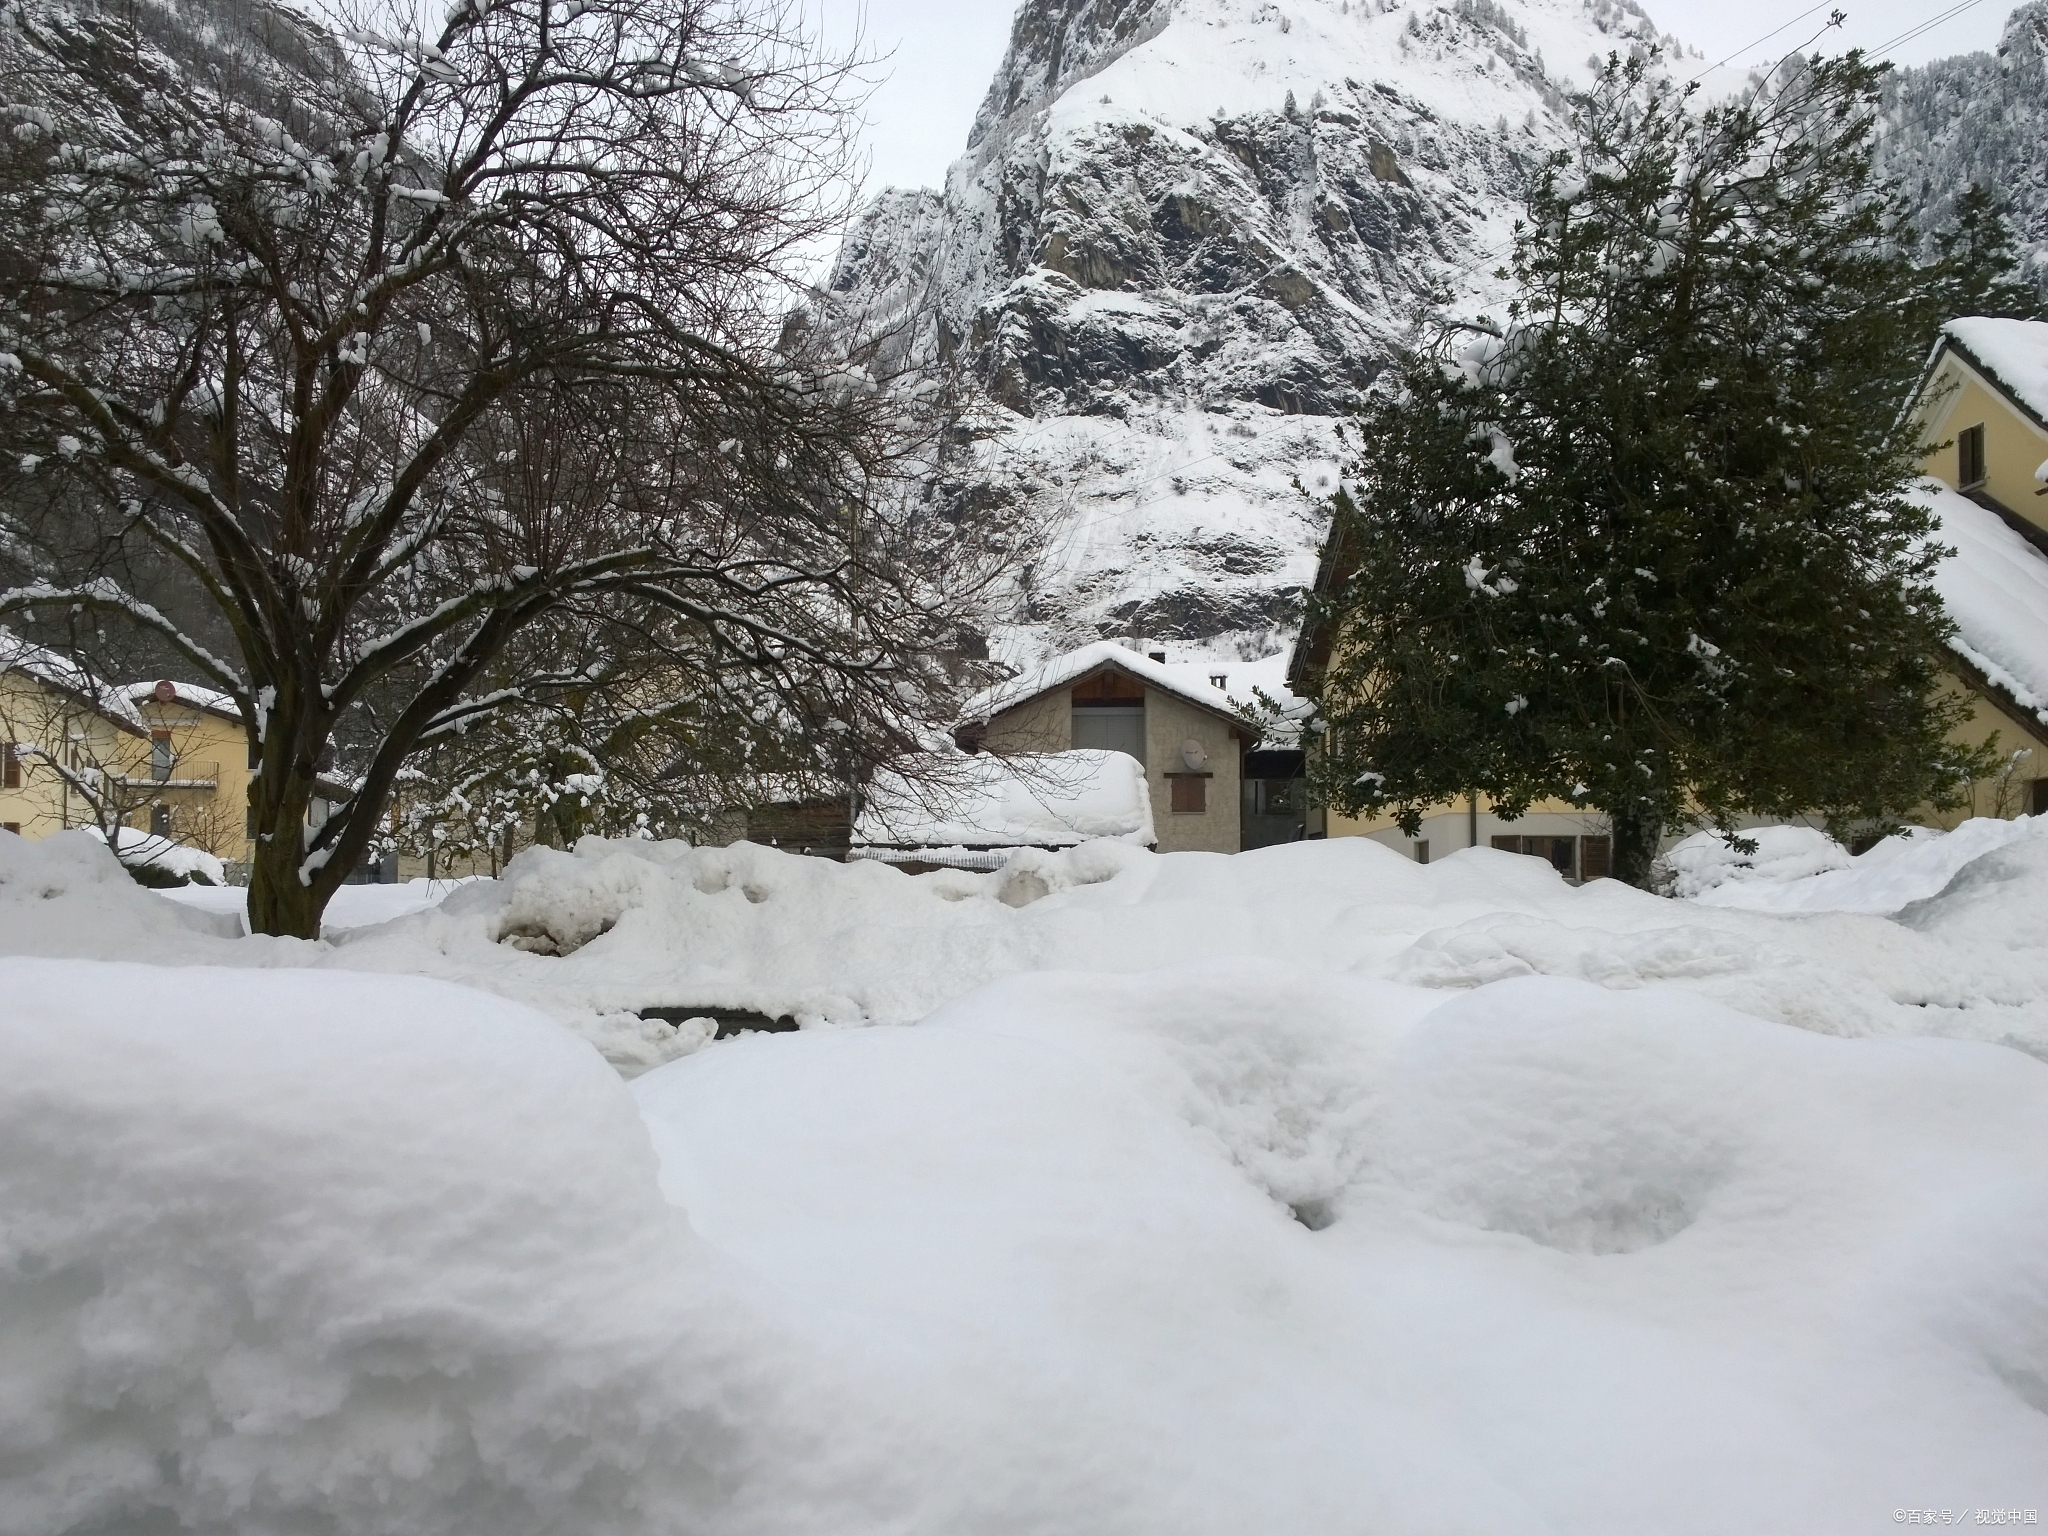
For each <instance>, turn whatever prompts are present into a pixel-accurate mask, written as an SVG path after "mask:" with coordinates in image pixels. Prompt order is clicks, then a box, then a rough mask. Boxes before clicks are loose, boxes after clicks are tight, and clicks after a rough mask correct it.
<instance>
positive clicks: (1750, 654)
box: [1316, 55, 1981, 884]
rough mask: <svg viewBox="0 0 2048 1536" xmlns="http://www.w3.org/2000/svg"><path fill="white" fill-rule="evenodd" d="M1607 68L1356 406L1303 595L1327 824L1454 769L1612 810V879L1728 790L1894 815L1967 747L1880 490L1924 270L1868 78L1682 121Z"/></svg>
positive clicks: (1829, 63)
mask: <svg viewBox="0 0 2048 1536" xmlns="http://www.w3.org/2000/svg"><path fill="white" fill-rule="evenodd" d="M1646 79H1647V77H1646V74H1645V71H1644V70H1643V68H1642V67H1641V65H1640V64H1639V63H1626V64H1625V63H1621V62H1619V61H1616V62H1615V63H1613V64H1612V65H1610V67H1609V69H1608V71H1607V73H1606V75H1605V77H1604V78H1603V81H1602V83H1601V85H1600V87H1599V88H1598V89H1597V90H1596V91H1595V92H1594V93H1593V94H1592V95H1590V96H1588V97H1586V98H1584V99H1583V100H1582V101H1581V103H1580V113H1579V118H1578V141H1577V143H1576V144H1575V145H1574V146H1573V148H1571V149H1569V150H1565V151H1560V152H1559V153H1558V154H1557V155H1555V156H1553V157H1552V159H1551V161H1550V163H1549V165H1548V166H1547V167H1546V168H1545V169H1544V170H1543V171H1542V172H1541V173H1540V174H1539V175H1538V177H1537V179H1536V182H1535V185H1534V190H1533V192H1532V196H1531V199H1530V203H1529V208H1528V218H1527V222H1526V223H1525V224H1524V225H1523V226H1521V228H1520V232H1519V236H1518V242H1517V247H1516V251H1515V254H1514V256H1513V259H1512V263H1511V266H1510V269H1509V270H1508V271H1506V272H1504V273H1503V276H1504V277H1505V278H1507V279H1509V280H1510V282H1511V284H1512V287H1513V291H1514V293H1515V295H1516V297H1515V298H1514V299H1513V301H1512V302H1511V303H1510V304H1509V306H1508V308H1507V318H1506V320H1505V322H1504V323H1499V324H1496V323H1493V322H1491V321H1487V320H1481V321H1480V322H1477V323H1476V324H1475V323H1458V322H1451V321H1444V322H1440V323H1439V324H1438V325H1437V326H1436V328H1435V329H1434V331H1433V333H1432V335H1431V337H1430V339H1429V341H1428V342H1427V343H1426V344H1425V345H1423V346H1422V347H1420V348H1418V349H1417V350H1416V351H1415V352H1414V353H1413V354H1412V355H1411V356H1410V357H1409V358H1408V359H1407V361H1406V362H1405V364H1404V365H1403V366H1402V367H1401V368H1400V369H1399V370H1398V387H1397V388H1384V389H1382V390H1381V391H1380V392H1379V393H1378V394H1377V395H1376V396H1375V398H1374V399H1373V400H1372V401H1371V402H1370V403H1369V405H1368V407H1367V408H1366V410H1365V411H1364V412H1363V413H1362V416H1361V418H1360V421H1359V427H1360V439H1361V442H1362V445H1363V446H1362V449H1361V452H1360V454H1359V457H1358V459H1357V461H1356V463H1355V464H1354V465H1353V466H1352V470H1351V473H1350V475H1349V477H1348V479H1347V484H1346V486H1345V488H1344V491H1343V492H1342V493H1341V494H1340V495H1339V496H1338V497H1337V498H1336V503H1335V513H1336V520H1337V523H1336V532H1335V534H1334V535H1333V536H1334V538H1335V539H1336V540H1338V548H1339V549H1340V551H1341V554H1340V559H1341V564H1342V568H1343V570H1344V571H1346V572H1348V573H1349V574H1348V577H1347V579H1346V580H1344V581H1343V582H1342V583H1341V584H1339V585H1338V586H1337V587H1336V588H1335V589H1334V590H1333V592H1332V593H1331V594H1330V595H1329V597H1328V598H1327V599H1326V600H1325V601H1324V604H1323V608H1324V617H1325V618H1326V619H1327V621H1328V622H1329V624H1330V626H1331V629H1332V632H1333V635H1334V637H1335V638H1334V646H1333V653H1332V654H1333V659H1332V662H1331V664H1330V668H1329V670H1328V673H1327V675H1326V676H1325V678H1324V679H1323V685H1322V694H1321V708H1322V713H1323V716H1324V720H1325V725H1326V729H1325V732H1324V735H1323V741H1324V743H1325V747H1326V750H1324V751H1322V752H1321V753H1320V754H1319V755H1318V759H1319V760H1318V766H1317V768H1316V774H1317V777H1318V779H1319V781H1320V787H1321V789H1322V792H1323V793H1324V794H1325V796H1326V797H1327V798H1328V801H1329V803H1330V804H1332V805H1334V806H1336V807H1337V808H1338V809H1340V810H1342V811H1345V812H1347V813H1352V814H1359V813H1367V812H1371V813H1379V814H1385V813H1392V814H1394V815H1395V816H1397V817H1399V818H1400V819H1401V820H1402V822H1403V824H1404V825H1405V826H1407V827H1408V828H1409V829H1410V830H1411V832H1412V830H1413V829H1414V828H1415V826H1416V825H1417V823H1418V822H1419V819H1420V816H1421V815H1422V813H1423V812H1424V811H1425V810H1426V809H1427V808H1428V807H1429V806H1430V805H1432V804H1435V803H1438V802H1441V801H1444V800H1446V799H1449V798H1451V797H1453V796H1456V795H1460V794H1463V793H1465V792H1468V791H1479V792H1482V793H1484V794H1486V795H1488V796H1490V797H1491V798H1492V799H1493V800H1494V802H1495V803H1496V805H1497V806H1498V807H1499V809H1500V810H1501V812H1502V813H1503V814H1505V815H1507V816H1509V817H1513V816H1516V815H1518V814H1520V813H1521V812H1522V811H1524V810H1526V809H1527V808H1528V806H1529V805H1530V804H1532V803H1533V802H1535V801H1538V800H1542V799H1547V798H1555V799H1560V800H1564V801H1567V802H1569V803H1571V804H1573V805H1575V806H1579V807H1584V808H1587V809H1596V810H1599V811H1603V812H1605V813H1606V815H1607V816H1608V817H1609V819H1610V821H1611V823H1612V829H1613V834H1614V868H1615V873H1616V874H1617V875H1618V876H1620V877H1621V878H1624V879H1627V880H1629V881H1630V882H1632V883H1635V884H1642V883H1644V882H1645V881H1646V879H1647V878H1648V875H1649V872H1650V864H1651V860H1652V859H1653V857H1654V856H1655V853H1656V850H1657V846H1658V840H1659V838H1660V836H1661V835H1662V834H1663V832H1664V831H1665V830H1666V829H1667V828H1670V827H1674V826H1679V825H1684V824H1687V823H1691V822H1696V821H1705V822H1710V823H1713V824H1715V825H1717V826H1720V827H1722V828H1724V829H1725V828H1728V827H1730V826H1732V824H1733V822H1734V819H1735V818H1736V817H1737V816H1739V815H1740V814H1742V813H1744V812H1755V813H1764V814H1775V815H1792V814H1798V813H1806V812H1819V813H1822V814H1825V815H1826V816H1828V817H1829V818H1830V819H1831V821H1834V822H1836V823H1842V822H1847V821H1850V820H1863V819H1870V820H1877V821H1884V820H1887V819H1889V818H1892V817H1895V816H1896V815H1897V814H1898V813H1900V812H1901V811H1904V810H1906V809H1908V808H1910V807H1912V806H1914V805H1916V804H1919V803H1921V802H1923V801H1931V802H1933V803H1935V804H1945V803H1950V802H1952V801H1953V800H1954V799H1955V797H1956V794H1957V792H1958V790H1959V789H1960V788H1961V787H1962V786H1963V785H1964V784H1965V783H1966V782H1967V780H1968V779H1969V778H1970V777H1971V776H1972V774H1973V772H1975V771H1977V770H1978V768H1979V767H1980V766H1981V765H1980V764H1979V763H1978V762H1977V759H1976V756H1974V755H1973V754H1971V753H1969V752H1967V751H1963V750H1960V749H1957V748H1955V747H1954V746H1952V745H1951V744H1949V743H1948V742H1947V740H1946V737H1947V733H1948V732H1949V730H1950V728H1951V727H1952V726H1953V725H1954V724H1955V723H1956V722H1957V720H1958V719H1959V718H1960V706H1959V705H1956V704H1954V703H1952V702H1944V701H1943V699H1942V697H1941V695H1939V693H1938V691H1937V683H1938V680H1939V675H1940V661H1939V657H1940V654H1941V644H1942V641H1943V639H1944V637H1945V636H1946V634H1947V633H1948V622H1947V619H1946V618H1945V616H1944V614H1943V611H1942V608H1941V604H1940V602H1939V600H1938V598H1937V597H1936V596H1935V594H1934V593H1933V591H1932V590H1931V589H1930V588H1929V586H1928V583H1927V576H1928V573H1929V571H1930V570H1931V568H1932V566H1933V564H1934V563H1935V561H1936V559H1937V555H1938V551H1937V549H1936V548H1935V547H1934V546H1932V545H1931V543H1930V541H1929V538H1928V534H1929V531H1930V525H1929V519H1928V516H1927V514H1925V513H1924V512H1923V511H1921V510H1919V509H1918V508H1916V507H1915V506H1914V504H1913V503H1911V502H1910V501H1908V500H1907V499H1906V498H1905V496H1904V495H1903V494H1902V492H1903V491H1904V489H1905V487H1906V486H1907V484H1908V483H1909V482H1910V480H1911V478H1912V476H1913V475H1914V473H1915V467H1916V462H1917V459H1918V455H1919V445H1918V444H1917V443H1916V442H1915V441H1914V439H1913V435H1912V434H1911V433H1910V432H1906V431H1902V430H1900V429H1899V427H1898V413H1899V407H1900V405H1901V403H1902V398H1903V395H1904V393H1905V391H1906V389H1907V388H1908V387H1909V386H1910V383H1911V380H1912V378H1913V375H1914V370H1915V369H1916V368H1917V366H1918V364H1919V361H1920V353H1919V351H1918V349H1917V346H1916V343H1915V340H1914V336H1915V332H1916V329H1917V327H1919V326H1920V325H1921V324H1922V323H1923V318H1924V315H1925V313H1926V312H1927V310H1928V308H1929V306H1930V305H1932V304H1933V303H1934V302H1935V300H1934V298H1933V295H1932V290H1933V289H1934V287H1935V286H1936V285H1937V284H1938V282H1939V281H1940V280H1941V279H1942V278H1943V277H1944V276H1945V275H1947V274H1948V273H1949V272H1950V270H1951V269H1950V268H1948V267H1947V266H1944V265H1942V264H1939V263H1937V264H1934V265H1923V264H1917V263H1916V262H1915V261H1914V260H1913V259H1912V257H1911V255H1910V253H1909V251H1908V249H1907V245H1908V243H1909V237H1908V236H1905V235H1902V233H1901V230H1900V228H1899V225H1898V218H1899V213H1898V209H1897V207H1896V205H1895V204H1894V202H1893V200H1892V199H1890V198H1889V197H1887V196H1886V195H1884V189H1883V187H1882V186H1881V184H1880V183H1879V182H1878V181H1877V180H1876V179H1875V178H1874V176H1873V170H1872V163H1871V146H1872V129H1873V125H1874V121H1875V116H1876V109H1877V102H1878V89H1879V79H1880V72H1879V71H1878V70H1877V69H1875V68H1873V67H1871V66H1869V65H1868V64H1866V63H1865V62H1863V61H1862V60H1861V59H1859V58H1858V57H1856V56H1854V55H1851V56H1849V57H1847V58H1844V59H1837V60H1821V59H1814V60H1811V61H1805V62H1802V63H1800V64H1798V65H1797V66H1796V67H1793V68H1790V69H1789V70H1787V71H1785V72H1783V73H1781V74H1780V75H1779V76H1778V77H1777V78H1776V79H1774V80H1773V81H1771V82H1769V83H1767V84H1764V85H1760V86H1759V87H1758V88H1757V89H1756V91H1755V92H1753V93H1752V94H1750V95H1748V96H1746V97H1744V98H1741V99H1738V100H1736V101H1733V102H1729V103H1726V104H1723V105H1719V106H1716V107H1712V108H1709V109H1707V110H1706V111H1704V112H1702V113H1699V114H1697V115H1695V114H1694V113H1692V112H1691V111H1689V110H1688V109H1687V107H1686V105H1685V103H1684V101H1683V99H1682V98H1673V97H1671V96H1668V95H1667V96H1664V97H1661V98H1659V97H1658V96H1656V95H1654V94H1652V93H1650V92H1648V91H1646V89H1645V86H1646Z"/></svg>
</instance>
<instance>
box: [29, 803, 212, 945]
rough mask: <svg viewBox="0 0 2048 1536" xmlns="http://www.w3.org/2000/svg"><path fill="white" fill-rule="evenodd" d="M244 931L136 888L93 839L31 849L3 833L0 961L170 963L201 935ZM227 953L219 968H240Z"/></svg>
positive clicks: (60, 837)
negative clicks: (72, 958)
mask: <svg viewBox="0 0 2048 1536" xmlns="http://www.w3.org/2000/svg"><path fill="white" fill-rule="evenodd" d="M241 932H242V925H241V923H240V922H239V921H231V920H227V919H223V918H222V917H220V916H218V915H216V914H213V913H209V912H206V911H203V910H200V909H197V908H192V907H187V906H180V905H175V904H173V903H170V902H167V901H165V900H164V899H163V898H162V897H161V896H159V895H158V894H157V893H156V892H154V891H150V890H146V889H144V888H143V887H142V886H139V885H137V884H136V883H135V881H134V879H133V878H132V877H131V876H130V875H129V874H128V872H127V871H126V870H125V869H123V868H122V867H121V866H120V864H118V863H117V862H116V861H115V860H114V858H113V856H112V855H111V854H110V853H108V851H107V845H106V843H105V842H104V841H102V840H101V839H100V838H98V837H95V836H94V835H93V834H91V833H89V832H59V833H56V834H54V835H53V836H50V837H46V838H43V839H41V840H39V841H36V842H30V841H29V840H28V839H26V838H24V837H21V836H18V835H17V834H15V833H13V832H5V831H0V955H8V954H14V955H77V956H92V957H99V958H103V959H120V958H124V957H126V958H131V959H138V960H141V959H148V960H156V959H159V958H163V959H169V958H171V957H172V956H174V955H175V954H176V953H178V952H179V951H181V950H185V949H188V948H189V947H190V946H191V945H192V941H193V939H194V937H195V935H204V936H205V937H206V938H210V939H232V938H235V937H237V936H239V935H240V933H241ZM228 949H229V946H227V945H225V944H223V945H221V946H219V949H218V951H217V952H216V953H217V955H218V959H219V963H221V964H232V963H234V962H233V961H232V960H230V959H229V958H228V957H227V951H228ZM198 953H199V954H201V955H204V954H206V953H207V951H206V950H205V948H204V947H202V948H201V949H200V950H199V951H198Z"/></svg>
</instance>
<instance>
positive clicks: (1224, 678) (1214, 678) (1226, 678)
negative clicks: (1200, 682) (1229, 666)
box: [1209, 672, 1230, 688]
mask: <svg viewBox="0 0 2048 1536" xmlns="http://www.w3.org/2000/svg"><path fill="white" fill-rule="evenodd" d="M1209 686H1210V687H1211V688H1228V687H1229V686H1230V674H1229V673H1228V672H1211V673H1210V674H1209Z"/></svg>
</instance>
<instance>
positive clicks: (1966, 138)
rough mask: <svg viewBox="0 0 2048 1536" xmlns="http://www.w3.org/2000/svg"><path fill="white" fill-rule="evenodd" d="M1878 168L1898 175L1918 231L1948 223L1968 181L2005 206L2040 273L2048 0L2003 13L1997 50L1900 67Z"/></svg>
mask: <svg viewBox="0 0 2048 1536" xmlns="http://www.w3.org/2000/svg"><path fill="white" fill-rule="evenodd" d="M1883 131H1884V151H1883V161H1882V163H1883V167H1884V169H1885V171H1886V172H1888V173H1889V174H1891V175H1894V176H1897V177H1898V178H1899V179H1900V180H1901V182H1902V183H1903V184H1904V186H1905V189H1906V191H1907V193H1908V194H1909V196H1910V197H1911V198H1912V200H1913V202H1914V204H1915V207H1916V219H1917V221H1918V223H1919V225H1920V227H1921V228H1922V229H1924V230H1928V231H1933V230H1937V229H1941V228H1945V227H1946V226H1948V225H1949V224H1951V223H1953V222H1954V209H1955V199H1956V197H1957V195H1958V194H1959V193H1962V192H1964V191H1967V190H1968V189H1969V187H1970V185H1971V183H1972V182H1976V183H1979V184H1981V185H1983V186H1985V187H1987V188H1989V189H1990V190H1991V192H1992V193H1993V194H1994V195H1996V196H1997V198H1998V200H1999V201H2000V202H2001V203H2002V204H2004V205H2005V208H2006V210H2007V213H2008V214H2009V216H2010V218H2011V221H2012V226H2013V231H2014V233H2015V234H2016V235H2018V236H2019V239H2020V242H2021V245H2022V246H2023V247H2027V246H2031V247H2033V248H2034V250H2035V252H2036V256H2035V264H2036V265H2035V271H2036V276H2037V277H2039V278H2041V279H2042V280H2043V281H2044V282H2048V270H2043V267H2044V259H2043V256H2042V254H2041V253H2042V252H2043V251H2044V250H2048V0H2032V3H2031V4H2027V5H2023V6H2021V7H2020V8H2019V9H2018V10H2016V11H2014V12H2013V13H2012V15H2011V16H2010V17H2009V18H2008V19H2007V21H2006V24H2005V32H2004V34H2003V35H2002V36H2001V38H2000V39H1999V44H1998V47H1997V49H1996V51H1994V52H1991V53H1966V54H1959V55H1957V56H1956V57H1955V58H1951V59H1937V60H1935V61H1934V62H1933V63H1931V64H1925V65H1921V66H1920V67H1918V68H1916V69H1902V70H1899V71H1898V72H1896V73H1895V74H1894V75H1893V76H1892V78H1891V81H1890V84H1889V86H1888V88H1887V91H1886V95H1885V114H1884V130H1883Z"/></svg>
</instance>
